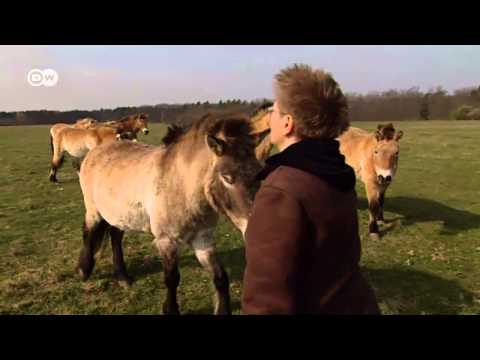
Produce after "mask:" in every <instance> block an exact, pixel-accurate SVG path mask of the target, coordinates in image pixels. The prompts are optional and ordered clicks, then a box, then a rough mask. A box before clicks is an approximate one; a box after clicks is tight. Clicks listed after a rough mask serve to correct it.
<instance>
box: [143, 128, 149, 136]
mask: <svg viewBox="0 0 480 360" xmlns="http://www.w3.org/2000/svg"><path fill="white" fill-rule="evenodd" d="M142 131H143V133H144V134H145V135H148V133H149V132H150V130H148V129H143V130H142Z"/></svg>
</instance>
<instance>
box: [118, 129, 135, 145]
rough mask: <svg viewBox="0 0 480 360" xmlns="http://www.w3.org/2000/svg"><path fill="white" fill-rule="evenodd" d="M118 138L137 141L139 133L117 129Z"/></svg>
mask: <svg viewBox="0 0 480 360" xmlns="http://www.w3.org/2000/svg"><path fill="white" fill-rule="evenodd" d="M116 137H117V140H132V141H134V142H137V135H136V134H135V133H134V132H133V131H128V130H126V131H122V130H121V129H117V135H116Z"/></svg>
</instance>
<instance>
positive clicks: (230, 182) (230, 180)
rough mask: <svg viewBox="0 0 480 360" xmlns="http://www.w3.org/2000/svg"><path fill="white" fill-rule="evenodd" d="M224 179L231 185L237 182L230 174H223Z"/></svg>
mask: <svg viewBox="0 0 480 360" xmlns="http://www.w3.org/2000/svg"><path fill="white" fill-rule="evenodd" d="M222 178H223V179H224V180H225V181H226V182H227V183H228V184H230V185H232V184H233V183H234V182H235V181H234V178H233V176H232V175H229V174H222Z"/></svg>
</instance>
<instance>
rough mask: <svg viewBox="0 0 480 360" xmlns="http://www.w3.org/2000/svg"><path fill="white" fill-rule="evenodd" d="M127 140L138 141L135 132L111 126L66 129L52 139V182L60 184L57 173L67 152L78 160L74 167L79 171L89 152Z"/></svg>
mask: <svg viewBox="0 0 480 360" xmlns="http://www.w3.org/2000/svg"><path fill="white" fill-rule="evenodd" d="M125 138H127V139H136V135H135V132H128V131H123V130H121V129H117V128H115V127H109V126H95V127H91V128H88V129H81V128H74V127H64V128H63V129H61V131H59V132H57V133H56V134H55V136H54V137H53V136H52V137H51V149H52V161H51V168H50V173H49V179H50V181H51V182H54V183H58V179H57V171H58V169H59V168H60V166H61V165H62V163H63V159H64V153H65V152H67V153H68V154H69V155H70V156H72V157H73V158H74V159H76V161H75V162H74V167H76V169H77V171H79V168H80V163H81V160H82V159H83V157H84V156H85V155H86V154H87V152H88V151H90V150H91V149H93V148H94V147H96V146H98V145H100V144H104V143H110V142H115V141H117V140H122V139H125Z"/></svg>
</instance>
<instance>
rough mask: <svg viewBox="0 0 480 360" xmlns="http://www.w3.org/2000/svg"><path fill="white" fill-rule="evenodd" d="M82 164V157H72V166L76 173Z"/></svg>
mask: <svg viewBox="0 0 480 360" xmlns="http://www.w3.org/2000/svg"><path fill="white" fill-rule="evenodd" d="M81 164H82V159H79V158H76V157H72V167H73V168H74V169H75V170H76V171H77V174H78V175H79V174H80V165H81Z"/></svg>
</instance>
